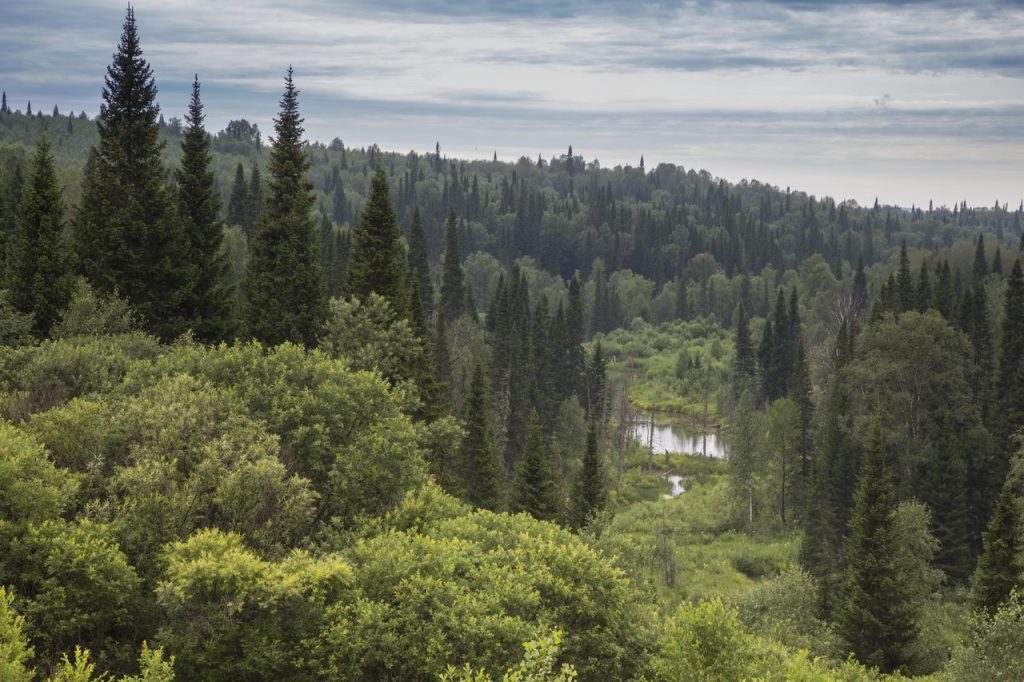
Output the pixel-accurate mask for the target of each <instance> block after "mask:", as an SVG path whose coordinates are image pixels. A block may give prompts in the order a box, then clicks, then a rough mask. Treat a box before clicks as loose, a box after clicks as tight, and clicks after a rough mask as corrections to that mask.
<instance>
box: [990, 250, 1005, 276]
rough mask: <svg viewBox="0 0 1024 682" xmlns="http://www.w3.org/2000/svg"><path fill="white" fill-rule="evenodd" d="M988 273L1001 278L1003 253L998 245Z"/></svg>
mask: <svg viewBox="0 0 1024 682" xmlns="http://www.w3.org/2000/svg"><path fill="white" fill-rule="evenodd" d="M990 272H991V273H992V274H994V275H999V276H1000V277H1002V276H1003V251H1002V249H1001V248H999V245H998V244H996V253H995V255H994V256H992V269H991V270H990Z"/></svg>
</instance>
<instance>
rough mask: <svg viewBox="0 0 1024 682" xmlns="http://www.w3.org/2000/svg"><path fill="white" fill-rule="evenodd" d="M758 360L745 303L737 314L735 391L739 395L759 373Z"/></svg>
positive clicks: (740, 306) (741, 304)
mask: <svg viewBox="0 0 1024 682" xmlns="http://www.w3.org/2000/svg"><path fill="white" fill-rule="evenodd" d="M756 363H757V359H756V357H755V356H754V344H753V342H752V341H751V340H750V323H749V321H748V319H747V311H746V308H745V307H744V306H743V303H740V304H739V309H738V311H737V313H736V359H735V363H734V371H735V373H736V381H735V384H734V386H733V390H734V392H735V394H736V395H739V394H740V393H741V392H742V391H743V389H744V388H746V387H747V383H748V382H750V381H751V380H752V379H753V378H754V374H755V372H756V371H757V365H756Z"/></svg>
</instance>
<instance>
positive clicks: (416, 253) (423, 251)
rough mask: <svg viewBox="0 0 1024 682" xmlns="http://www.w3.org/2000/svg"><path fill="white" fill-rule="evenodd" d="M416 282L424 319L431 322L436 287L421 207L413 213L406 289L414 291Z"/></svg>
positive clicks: (410, 227)
mask: <svg viewBox="0 0 1024 682" xmlns="http://www.w3.org/2000/svg"><path fill="white" fill-rule="evenodd" d="M414 281H415V282H416V284H415V287H416V291H417V292H418V294H419V298H420V309H421V310H422V311H423V318H424V319H425V320H428V321H429V320H430V319H431V318H433V316H434V285H433V284H432V283H431V281H430V263H429V261H428V257H427V237H426V235H425V234H424V232H423V223H422V222H421V221H420V209H419V207H417V208H416V210H415V211H413V214H412V224H411V225H410V226H409V264H408V268H407V269H406V280H405V285H406V287H408V288H409V289H412V287H413V286H414V285H413V282H414Z"/></svg>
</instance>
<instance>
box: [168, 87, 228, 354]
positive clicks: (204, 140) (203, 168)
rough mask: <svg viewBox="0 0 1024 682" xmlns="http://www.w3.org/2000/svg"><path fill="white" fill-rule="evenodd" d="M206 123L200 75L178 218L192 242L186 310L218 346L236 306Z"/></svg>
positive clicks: (185, 141)
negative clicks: (229, 282)
mask: <svg viewBox="0 0 1024 682" xmlns="http://www.w3.org/2000/svg"><path fill="white" fill-rule="evenodd" d="M204 118H205V115H204V114H203V103H202V100H201V99H200V97H199V76H198V75H197V76H196V77H195V80H194V81H193V83H192V100H191V102H190V103H189V107H188V112H187V113H186V114H185V125H186V127H185V135H184V137H183V138H182V141H181V150H182V158H181V167H180V168H179V169H178V172H177V175H176V179H177V182H178V212H179V214H180V216H181V220H182V222H183V223H184V226H185V233H186V234H187V235H188V240H189V255H188V260H187V263H186V267H187V268H188V271H189V274H190V277H189V279H190V282H189V283H190V284H191V286H190V287H189V291H188V294H187V297H186V299H185V301H184V304H183V308H184V314H185V319H186V321H187V324H188V325H189V326H190V327H191V329H192V331H193V332H194V333H195V335H196V337H197V338H198V339H200V340H202V341H208V342H212V343H215V342H217V341H221V340H224V339H226V338H227V337H228V335H229V331H230V327H231V319H230V316H231V300H230V292H229V291H228V290H227V288H226V281H225V278H226V274H227V269H228V263H227V256H226V255H225V254H223V253H222V252H221V244H222V242H223V241H224V225H223V224H222V223H221V221H220V195H218V194H217V193H216V192H215V191H214V189H213V172H212V171H211V170H210V162H211V160H212V156H211V154H210V136H209V134H207V132H206V130H205V129H204V128H203V120H204Z"/></svg>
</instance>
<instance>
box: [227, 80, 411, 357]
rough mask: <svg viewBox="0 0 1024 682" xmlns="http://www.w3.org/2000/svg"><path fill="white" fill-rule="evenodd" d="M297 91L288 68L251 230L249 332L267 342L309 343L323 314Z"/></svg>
mask: <svg viewBox="0 0 1024 682" xmlns="http://www.w3.org/2000/svg"><path fill="white" fill-rule="evenodd" d="M298 95H299V92H298V90H296V89H295V84H294V82H293V80H292V68H291V67H290V66H289V67H288V74H287V76H286V77H285V90H284V97H283V98H282V99H281V110H280V112H279V113H278V115H277V118H275V119H274V130H275V133H276V138H275V139H274V146H273V147H272V148H271V150H270V163H269V166H268V170H269V172H270V183H269V190H270V193H269V196H268V197H267V201H266V205H265V208H264V211H263V214H262V215H261V216H260V222H259V224H258V225H257V227H256V231H255V233H254V234H253V239H252V244H251V247H250V255H249V275H248V278H247V279H246V282H245V286H246V300H247V303H248V321H249V334H250V335H251V336H253V337H254V338H255V339H257V340H259V341H262V342H263V343H266V344H269V345H276V344H279V343H283V342H285V341H291V342H293V343H301V344H305V345H307V346H312V345H315V344H316V339H317V336H318V335H319V334H320V332H321V328H322V327H323V324H324V321H325V319H326V317H327V302H326V291H325V287H326V284H325V282H324V273H323V268H322V267H321V266H320V256H319V254H318V253H317V250H318V245H317V234H316V224H315V221H314V219H313V215H312V212H311V210H312V208H313V201H314V197H313V193H312V191H311V188H310V186H309V184H308V181H307V179H306V174H307V172H308V171H309V159H308V157H307V156H306V150H305V148H304V146H303V143H302V133H303V129H302V118H301V116H300V115H299V100H298ZM403 307H404V302H403Z"/></svg>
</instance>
